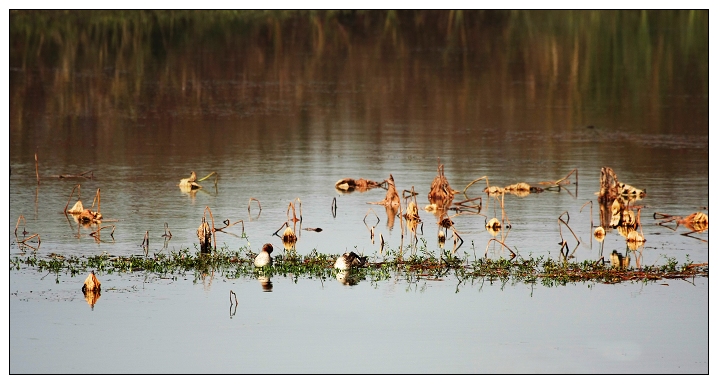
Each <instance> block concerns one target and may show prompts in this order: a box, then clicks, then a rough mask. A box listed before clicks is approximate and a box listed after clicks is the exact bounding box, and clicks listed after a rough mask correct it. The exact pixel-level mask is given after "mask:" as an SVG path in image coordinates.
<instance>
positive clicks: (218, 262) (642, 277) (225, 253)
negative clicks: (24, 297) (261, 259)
mask: <svg viewBox="0 0 718 384" xmlns="http://www.w3.org/2000/svg"><path fill="white" fill-rule="evenodd" d="M253 255H254V254H253V253H252V252H251V250H250V249H248V248H240V249H239V250H230V249H227V248H222V249H218V250H217V251H215V252H212V253H210V254H203V253H200V252H199V251H196V250H195V251H191V250H189V249H184V250H181V251H179V252H170V253H167V254H164V253H159V254H155V255H153V256H143V255H137V256H135V255H133V256H111V255H106V254H104V255H98V256H92V257H75V256H67V257H66V256H62V255H57V254H51V255H49V256H46V257H39V256H37V255H30V256H24V257H19V256H16V257H13V258H11V260H10V270H11V271H13V270H20V269H35V270H37V271H38V272H47V273H54V274H58V275H59V274H69V275H71V276H75V275H78V274H85V273H88V272H89V271H95V273H97V274H98V275H100V276H101V275H112V274H118V275H122V274H130V273H135V272H143V273H150V274H155V275H157V276H159V277H165V278H166V277H170V278H176V277H178V276H186V275H188V274H189V275H194V276H195V277H199V276H204V275H208V274H214V275H220V276H223V277H224V278H227V279H239V278H257V277H258V276H283V277H290V278H292V279H294V280H295V281H297V280H299V279H321V280H324V279H329V278H336V277H337V274H338V273H340V272H341V271H338V270H336V269H334V261H335V260H336V258H337V257H338V256H339V255H333V254H325V253H319V252H317V251H316V250H314V251H312V252H310V253H309V254H308V255H300V254H297V253H296V252H295V251H287V252H285V253H284V254H281V255H278V256H276V257H275V258H274V263H273V264H272V265H271V266H268V267H264V268H257V267H255V266H254V264H253ZM369 260H370V263H369V266H368V267H367V268H357V269H352V270H350V271H348V272H344V273H345V274H347V273H348V274H350V275H351V278H352V281H353V282H359V281H370V282H378V281H384V280H389V279H391V278H396V277H399V278H402V279H405V280H406V281H408V282H415V281H419V280H442V279H446V278H448V277H452V279H454V278H455V279H458V281H460V282H464V281H476V280H482V281H488V282H490V283H494V282H498V283H501V284H502V285H505V284H511V285H516V284H539V283H540V284H541V285H543V286H547V287H554V286H564V285H567V284H570V283H586V282H589V283H606V284H615V283H622V282H652V281H658V280H663V279H688V278H695V277H708V264H707V263H703V264H697V263H693V262H692V261H691V260H690V258H687V261H686V262H685V263H683V264H679V263H678V262H677V261H676V259H675V258H672V257H667V256H665V263H664V264H660V265H648V266H641V267H640V268H634V267H627V268H618V267H614V266H611V265H610V264H607V263H603V262H596V261H592V260H586V261H581V262H578V261H571V260H560V259H552V258H548V257H545V256H539V257H531V256H530V257H528V258H523V257H520V256H519V257H516V258H514V259H505V258H498V259H490V258H483V257H476V256H474V255H470V254H469V253H468V252H464V253H463V255H452V254H451V252H450V251H443V252H441V253H436V252H433V251H428V250H426V248H424V247H421V248H420V249H418V250H415V251H414V252H413V253H412V252H411V249H410V248H406V249H403V250H402V249H396V250H392V249H390V250H388V251H387V253H386V254H384V255H380V254H374V255H371V256H370V258H369Z"/></svg>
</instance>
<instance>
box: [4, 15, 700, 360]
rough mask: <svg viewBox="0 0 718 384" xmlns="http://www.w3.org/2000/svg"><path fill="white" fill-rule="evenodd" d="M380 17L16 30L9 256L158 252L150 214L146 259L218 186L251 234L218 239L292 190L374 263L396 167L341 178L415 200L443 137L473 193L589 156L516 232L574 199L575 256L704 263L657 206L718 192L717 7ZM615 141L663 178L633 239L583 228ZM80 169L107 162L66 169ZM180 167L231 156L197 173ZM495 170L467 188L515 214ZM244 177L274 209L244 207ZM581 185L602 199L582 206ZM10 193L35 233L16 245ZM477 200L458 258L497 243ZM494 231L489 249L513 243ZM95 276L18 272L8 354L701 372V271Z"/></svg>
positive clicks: (548, 238)
mask: <svg viewBox="0 0 718 384" xmlns="http://www.w3.org/2000/svg"><path fill="white" fill-rule="evenodd" d="M370 15H371V17H370V16H369V15H366V14H358V15H357V14H351V15H341V16H336V15H335V16H327V15H323V14H320V15H319V16H317V15H314V16H311V15H310V16H307V15H305V16H298V17H287V18H286V19H285V18H281V17H269V16H261V17H259V18H258V20H259V21H256V20H255V21H252V22H251V23H250V22H248V23H249V24H248V26H247V27H246V28H240V27H237V24H236V23H233V22H225V23H224V24H222V22H221V21H218V22H217V21H213V22H216V23H218V24H217V25H215V27H214V29H213V28H209V27H206V25H205V24H203V22H204V23H210V22H209V21H207V20H204V21H203V22H201V21H195V22H194V23H189V22H186V20H185V19H184V18H183V17H186V16H181V15H180V16H177V18H178V19H179V21H177V22H176V23H175V24H172V26H171V27H167V26H166V24H162V23H163V21H162V20H157V19H152V20H154V21H153V22H154V23H156V25H155V26H154V27H153V28H154V29H153V30H152V31H151V32H146V33H144V32H143V31H142V30H141V29H138V28H139V27H137V25H139V23H134V24H133V22H132V19H130V21H125V22H124V24H123V23H122V22H119V23H120V24H119V25H120V26H119V27H117V26H115V24H111V22H109V21H108V23H110V24H111V25H110V26H107V27H106V28H107V29H108V30H110V31H111V32H112V33H110V32H108V33H106V34H105V35H103V34H102V33H100V32H98V30H100V31H101V30H102V28H103V26H102V25H100V27H97V25H95V24H92V23H89V25H85V24H82V23H78V25H79V26H76V27H68V26H64V27H63V26H62V25H61V26H59V27H58V26H57V25H55V24H48V26H47V27H46V28H47V31H46V32H45V33H46V34H43V32H42V31H43V30H42V29H39V27H37V26H34V27H32V28H29V29H28V30H29V31H31V32H27V31H25V30H23V31H25V32H18V30H16V29H14V27H13V28H11V32H12V33H11V48H12V49H11V50H10V103H9V104H10V119H9V121H10V131H9V132H10V134H9V138H10V142H9V153H10V154H9V163H10V172H11V173H10V188H9V205H10V207H9V208H10V209H9V217H8V218H7V219H6V222H7V223H9V228H8V229H9V233H10V246H9V256H10V257H11V258H12V257H16V256H20V257H26V256H29V255H33V254H36V255H37V256H38V257H48V256H49V255H50V254H59V255H65V256H73V255H74V256H82V257H86V256H92V255H99V254H105V253H106V254H109V255H116V256H127V255H141V254H144V251H143V248H142V247H141V244H142V242H143V239H144V236H145V233H146V232H148V233H149V249H148V254H149V255H148V256H149V257H152V256H153V255H154V254H159V253H164V254H167V253H170V252H177V251H179V250H182V249H190V250H194V249H195V248H196V247H197V236H196V230H197V227H198V225H199V223H200V221H201V218H202V214H203V211H204V210H205V207H210V208H211V210H212V212H213V214H214V217H215V220H216V221H221V220H225V219H229V220H230V221H233V222H234V221H237V220H240V219H241V220H244V224H245V232H246V238H243V237H241V229H240V228H239V227H233V228H230V229H229V230H228V233H219V234H218V236H217V242H218V246H220V247H227V248H229V249H233V250H236V249H239V248H240V247H242V246H247V245H248V246H250V247H251V249H252V250H253V251H255V252H258V251H259V250H260V249H261V245H262V244H264V243H267V242H270V243H272V244H274V248H275V252H277V253H281V251H282V250H283V247H282V244H281V241H280V239H279V238H278V237H276V236H272V233H274V232H275V231H276V230H277V228H279V227H280V226H281V225H282V223H284V221H285V220H286V217H287V216H286V211H287V207H288V204H289V203H290V202H292V201H293V200H294V199H296V198H299V199H300V200H301V202H302V216H303V217H302V223H301V227H304V228H317V227H318V228H322V229H323V231H321V232H314V231H306V230H305V231H301V232H299V241H298V242H297V244H296V250H297V252H298V253H299V254H302V255H308V254H310V253H311V252H312V251H313V250H316V251H317V252H321V253H329V254H339V253H343V252H345V251H348V250H354V251H355V252H357V253H363V254H365V255H370V257H371V259H372V260H374V261H378V260H381V259H383V258H386V257H389V256H387V255H386V249H385V250H384V252H383V253H382V252H380V248H379V247H380V246H379V244H378V241H374V242H372V240H371V238H370V233H369V230H368V228H367V225H366V224H365V222H364V217H365V215H366V214H367V212H368V211H369V209H370V208H371V209H372V210H373V211H374V212H375V213H376V214H377V215H378V216H379V224H377V225H376V236H377V237H378V236H379V235H380V234H381V235H382V236H383V238H384V239H385V240H386V243H387V244H386V246H385V248H393V249H397V248H398V247H399V246H400V245H402V244H403V245H404V246H406V245H408V244H407V243H406V240H404V241H405V242H404V243H402V239H401V231H402V228H401V224H400V222H399V220H396V221H395V223H394V224H393V226H390V225H389V220H388V218H387V214H386V212H385V211H384V208H383V207H381V206H376V205H368V204H367V203H368V202H374V201H380V200H382V199H383V198H384V194H385V191H384V190H383V189H375V190H371V191H368V192H365V193H359V192H354V193H351V194H342V193H339V192H338V191H337V190H336V189H335V188H334V183H335V182H336V181H337V180H339V179H341V178H345V177H352V178H360V177H362V178H368V179H372V180H377V181H381V180H383V179H385V178H387V177H388V176H389V175H390V174H391V175H393V177H394V180H395V181H396V185H397V189H398V190H399V191H402V190H408V189H411V187H414V188H415V190H416V191H417V192H418V193H419V195H418V201H419V206H420V207H424V206H425V205H426V204H428V199H427V194H428V191H429V186H430V185H431V182H432V180H433V178H434V177H435V176H436V170H437V159H440V161H441V162H442V163H443V164H444V167H445V175H446V177H447V178H448V180H449V182H450V183H451V186H452V187H453V188H454V189H458V190H463V189H464V187H465V186H466V185H467V184H468V183H470V182H471V181H472V180H475V179H477V178H479V177H481V176H488V178H489V182H490V184H491V185H498V186H506V185H509V184H514V183H517V182H527V183H529V184H531V185H537V183H539V182H541V181H549V180H557V179H560V178H562V177H564V176H565V175H566V174H567V173H568V172H570V171H571V170H573V169H577V170H578V175H579V177H578V184H577V185H570V186H568V187H567V188H564V189H563V190H561V191H546V192H543V193H538V194H530V195H528V196H526V197H517V196H513V195H507V196H506V197H505V202H504V204H505V208H506V213H507V215H508V218H509V219H510V221H511V224H512V227H511V228H510V229H508V230H507V229H504V230H502V231H501V233H500V234H499V235H497V236H498V237H497V238H500V239H502V240H503V241H504V242H505V243H506V244H507V245H508V246H510V247H511V248H512V249H513V250H515V251H517V252H518V253H519V255H521V256H522V257H532V256H546V257H551V258H559V257H560V245H558V243H559V242H560V241H561V235H560V233H559V227H558V222H557V219H558V217H559V215H561V214H562V213H563V212H565V211H568V214H569V215H570V222H569V223H570V226H571V228H572V229H573V230H574V231H575V232H576V235H577V236H578V238H579V239H580V241H581V243H580V244H578V243H577V242H576V240H575V239H574V238H573V236H571V235H570V234H567V233H568V232H567V231H566V230H565V228H564V229H563V236H564V238H566V240H567V242H568V245H569V247H570V248H571V251H572V252H573V253H572V256H573V257H575V259H576V260H579V261H582V260H597V259H598V258H599V257H600V256H601V252H602V255H603V256H605V257H606V258H607V259H608V256H609V255H610V253H611V251H613V250H617V251H618V252H621V253H623V254H629V255H630V256H631V261H630V263H631V265H632V266H634V267H635V266H637V265H654V264H655V265H660V264H665V263H666V262H667V261H668V259H669V258H675V259H676V260H677V261H678V262H680V263H683V262H686V261H687V260H691V261H693V262H696V263H707V262H708V243H707V242H703V241H701V240H698V239H694V238H689V237H686V236H682V235H681V233H684V232H687V230H685V229H681V228H679V229H678V230H677V231H672V230H670V229H668V228H664V227H661V226H658V225H656V224H657V222H658V220H655V219H654V218H653V213H654V212H663V213H669V214H674V215H680V216H687V215H689V214H691V213H693V212H704V213H706V214H708V213H709V212H708V209H707V206H708V179H709V173H708V147H709V145H708V83H707V78H708V70H707V12H706V13H705V14H704V13H698V14H694V13H686V12H683V13H681V12H674V13H648V14H645V13H641V12H632V13H630V12H629V13H620V12H619V13H610V12H605V13H601V12H598V13H581V12H578V13H561V12H557V13H489V14H486V13H480V14H473V13H466V14H464V15H463V18H462V19H460V20H463V21H461V22H459V21H456V20H459V19H457V18H456V17H455V16H449V14H448V13H429V12H427V13H425V16H423V17H424V18H421V17H418V16H415V14H407V13H399V14H398V16H397V15H396V14H391V13H389V14H383V13H381V14H379V13H377V14H370ZM392 15H394V16H392ZM416 15H421V14H420V13H417V14H416ZM13 17H14V18H13ZM13 17H11V24H12V23H13V22H15V23H20V22H27V21H26V20H21V19H20V18H18V17H17V16H13ZM452 17H453V18H452ZM68 18H69V16H68ZM374 18H376V20H374ZM70 20H71V19H70ZM377 20H378V21H377ZM392 20H393V21H392ZM397 20H398V21H397ZM422 20H423V21H422ZM446 20H454V21H452V23H453V22H456V23H459V24H452V26H451V27H447V25H446V22H447V21H446ZM578 21H581V22H578ZM688 21H690V23H688ZM164 22H166V21H164ZM66 23H67V24H72V23H74V21H72V20H71V21H67V22H66ZM183 23H184V24H183ZM392 23H396V25H395V24H392ZM442 23H443V24H442ZM704 23H705V27H704V26H703V24H704ZM60 24H62V23H60ZM240 24H241V23H240ZM178 25H179V26H178ZM213 25H214V24H213ZM377 25H379V26H381V27H379V26H377ZM456 25H459V27H456ZM385 26H386V27H385ZM33 28H35V30H33ZM53 28H58V30H54V29H53ZM62 28H70V29H72V28H77V30H79V31H80V32H78V33H77V34H76V35H73V34H72V33H67V34H63V31H64V30H63V29H62ZM83 28H87V29H86V30H84V29H83ZM93 28H94V29H93ZM113 28H114V29H113ZM133 28H134V29H133ZM148 28H149V27H148ZM163 28H164V29H163ZM457 28H458V29H457ZM18 29H19V28H18ZM83 31H84V32H83ZM88 31H90V32H88ZM452 31H453V32H452ZM165 32H167V33H165ZM170 32H171V33H170ZM83 33H84V34H83ZM163 33H164V34H163ZM703 34H705V36H703ZM41 36H44V37H41ZM83 36H84V37H83ZM158 36H160V37H158ZM168 36H169V37H168ZM437 36H439V37H437ZM479 37H480V38H479ZM41 41H44V42H41ZM38 52H39V53H38ZM35 154H37V156H38V161H39V167H38V172H39V175H40V182H39V184H38V183H37V181H36V175H35V158H34V156H35ZM604 166H609V167H612V168H613V169H614V171H615V172H616V174H617V175H618V178H619V180H621V181H623V182H626V183H628V184H631V185H633V186H635V187H638V188H641V189H646V191H647V195H646V197H645V198H644V199H643V200H641V201H639V204H642V205H643V206H644V208H643V209H642V211H641V212H642V217H641V222H642V224H643V231H644V235H645V238H646V243H645V246H643V247H642V248H639V250H638V251H635V252H634V251H630V250H628V249H627V246H626V241H625V239H624V238H623V237H621V236H620V235H619V234H618V233H617V231H616V230H610V231H608V233H607V235H606V239H605V241H604V245H603V249H602V250H601V247H600V244H599V243H598V242H597V241H596V240H595V239H593V238H592V232H593V229H592V228H591V220H593V223H594V225H598V224H599V223H600V221H599V213H598V205H597V201H596V195H595V193H596V192H598V188H599V176H600V169H601V167H604ZM89 170H92V171H93V174H94V178H93V179H91V180H86V179H72V178H57V177H54V176H55V175H62V174H77V173H81V172H85V171H89ZM191 171H195V172H196V173H197V175H198V176H199V177H202V176H204V175H206V174H208V173H210V172H213V171H215V172H217V173H218V174H219V181H218V183H217V185H216V187H215V186H214V185H213V183H212V182H209V181H205V182H203V183H202V185H204V188H203V189H200V190H198V191H193V192H183V191H181V190H180V189H179V188H178V186H177V184H178V183H179V180H180V179H181V178H185V177H188V176H189V174H190V172H191ZM77 184H80V185H81V198H82V201H83V203H84V204H85V205H90V204H91V202H92V198H93V196H94V195H95V192H96V191H97V189H100V190H101V212H102V214H103V216H104V218H105V219H106V220H105V221H104V222H103V225H114V226H115V231H114V236H113V237H110V236H109V235H107V234H105V233H104V231H103V234H102V237H101V241H96V240H95V239H94V238H93V237H91V236H89V233H91V232H92V231H94V230H95V229H96V227H83V226H79V225H78V224H77V223H76V222H74V221H73V219H72V218H68V217H66V216H65V215H64V214H63V213H62V212H63V208H64V207H65V204H66V203H67V201H68V197H69V195H70V192H71V191H72V189H73V187H74V186H76V185H77ZM484 186H485V183H484V182H483V181H482V182H481V183H477V184H475V185H474V186H472V187H471V188H470V189H469V190H468V191H467V195H468V197H476V196H483V208H482V211H481V213H482V214H484V215H486V216H487V217H488V218H491V217H499V218H501V211H500V208H497V203H496V201H495V200H492V199H490V198H489V197H487V196H486V194H484V193H483V192H482V190H483V187H484ZM250 198H256V199H258V200H259V201H260V202H261V206H262V211H261V213H259V212H258V210H257V209H256V206H253V207H252V211H251V214H249V213H248V210H247V206H248V203H249V200H250ZM461 198H463V195H458V196H457V200H460V199H461ZM334 199H336V206H337V209H336V215H334V214H333V212H332V203H333V200H334ZM588 201H593V202H594V206H593V217H591V213H590V212H591V211H590V209H589V207H588V206H586V207H585V208H583V210H581V208H582V206H583V205H584V204H585V203H586V202H588ZM73 202H74V198H73ZM71 204H72V203H71ZM253 204H255V203H253ZM419 214H420V216H421V218H422V220H423V222H424V224H423V231H420V234H419V238H420V239H423V240H424V241H425V243H426V248H427V249H428V250H429V251H435V252H439V251H440V248H439V245H438V243H437V236H436V234H437V231H438V226H437V224H436V221H437V220H436V217H435V216H433V215H432V214H430V213H428V212H425V211H423V210H420V212H419ZM20 215H22V216H24V218H25V219H26V221H27V222H26V226H25V229H26V230H27V231H28V232H29V233H30V234H33V233H38V234H39V235H40V237H41V243H40V245H39V247H37V249H32V248H29V247H25V246H22V245H21V244H18V243H17V242H16V238H15V235H14V229H15V226H16V223H17V221H18V217H19V216H20ZM373 217H374V216H373V214H370V215H369V217H367V220H366V222H367V223H369V226H371V225H373V224H374V223H375V222H376V219H374V218H373ZM485 219H486V217H484V216H479V215H461V216H457V217H455V218H453V220H454V222H455V227H456V229H457V230H458V231H459V233H460V234H461V236H462V238H463V239H464V244H463V245H462V246H461V248H459V249H458V254H459V255H461V256H462V257H465V258H468V259H471V260H473V259H474V258H476V257H483V252H484V250H485V248H486V245H487V242H488V241H489V240H490V239H491V238H493V237H492V234H490V233H489V232H487V231H486V229H485V228H484V222H485ZM165 223H167V225H168V227H169V230H170V231H171V232H172V238H171V240H169V241H168V242H165V238H163V237H162V235H163V234H164V227H165ZM21 227H22V226H21ZM696 236H697V237H698V238H700V239H704V240H708V231H705V232H703V233H700V234H697V235H696ZM449 243H450V241H448V242H447V246H448V248H451V246H450V245H449ZM30 244H31V245H34V243H30ZM492 244H493V245H491V246H490V247H489V252H488V257H492V258H498V257H508V252H507V251H506V250H505V249H502V247H500V246H496V243H495V242H492ZM84 278H85V275H84V274H81V275H77V276H70V275H67V274H61V275H59V276H55V275H53V274H51V275H46V273H39V272H37V271H35V270H33V269H32V268H23V269H21V270H11V271H10V272H9V289H10V294H9V308H10V316H9V319H10V373H18V374H20V373H707V372H708V279H707V278H696V279H694V280H691V281H684V280H670V281H661V282H657V283H647V284H643V283H624V284H615V285H603V284H594V283H577V284H568V285H567V286H559V287H545V286H542V285H540V284H535V285H525V284H518V285H506V286H502V285H501V284H496V283H494V284H491V283H489V282H485V283H484V284H476V283H470V282H460V281H458V280H457V279H455V278H452V277H451V276H449V277H447V278H446V279H444V280H443V281H428V280H419V281H411V282H408V281H404V280H402V279H391V280H388V281H385V282H379V283H375V284H373V283H369V282H366V281H360V282H359V284H357V285H355V286H345V285H342V284H341V283H340V282H337V281H321V280H316V279H301V278H300V279H298V280H296V281H295V279H293V278H292V277H291V276H288V277H274V278H273V279H272V283H273V289H272V291H271V292H264V291H263V289H262V286H261V284H260V283H259V282H258V281H257V280H253V279H244V278H240V279H230V278H227V277H226V276H221V275H214V276H208V277H205V278H204V279H196V278H193V277H192V276H182V275H180V276H177V278H176V279H165V278H160V277H159V276H154V275H152V274H146V273H142V272H137V273H133V274H126V275H116V274H115V275H99V276H98V278H99V279H100V280H101V281H102V284H103V285H102V287H103V293H102V297H101V298H100V299H99V300H98V302H97V303H96V304H95V306H94V308H92V309H91V308H90V307H89V306H88V305H87V303H86V302H85V299H84V297H83V295H82V292H81V291H80V288H81V286H82V282H83V280H84ZM230 290H232V291H233V292H235V293H236V294H237V297H238V300H239V307H238V308H237V309H236V313H234V314H233V313H232V312H230V311H231V310H230V309H229V305H228V304H229V303H228V300H227V297H228V294H229V291H230ZM96 348H98V349H96Z"/></svg>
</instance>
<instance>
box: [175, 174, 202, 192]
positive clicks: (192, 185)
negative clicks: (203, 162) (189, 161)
mask: <svg viewBox="0 0 718 384" xmlns="http://www.w3.org/2000/svg"><path fill="white" fill-rule="evenodd" d="M179 187H180V189H181V190H182V191H191V190H193V189H199V188H202V186H201V185H199V184H197V174H196V173H194V171H192V173H191V174H190V176H189V177H188V178H186V179H181V180H180V183H179Z"/></svg>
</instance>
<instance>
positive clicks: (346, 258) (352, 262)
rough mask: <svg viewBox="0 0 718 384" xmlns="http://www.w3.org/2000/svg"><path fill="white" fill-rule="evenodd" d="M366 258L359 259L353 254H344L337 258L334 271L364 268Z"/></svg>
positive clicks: (359, 257)
mask: <svg viewBox="0 0 718 384" xmlns="http://www.w3.org/2000/svg"><path fill="white" fill-rule="evenodd" d="M366 266H367V257H361V256H359V255H357V254H356V253H354V252H346V253H344V254H343V255H341V256H339V257H337V261H335V262H334V268H335V269H341V270H346V269H349V268H351V267H366Z"/></svg>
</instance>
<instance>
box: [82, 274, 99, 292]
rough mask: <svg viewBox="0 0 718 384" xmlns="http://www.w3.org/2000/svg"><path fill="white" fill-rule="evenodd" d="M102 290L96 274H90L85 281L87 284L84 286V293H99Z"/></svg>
mask: <svg viewBox="0 0 718 384" xmlns="http://www.w3.org/2000/svg"><path fill="white" fill-rule="evenodd" d="M100 288H101V284H100V281H99V280H97V277H96V276H95V272H90V274H89V275H87V278H86V279H85V283H84V284H83V285H82V292H88V291H90V292H99V291H100Z"/></svg>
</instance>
